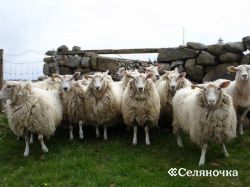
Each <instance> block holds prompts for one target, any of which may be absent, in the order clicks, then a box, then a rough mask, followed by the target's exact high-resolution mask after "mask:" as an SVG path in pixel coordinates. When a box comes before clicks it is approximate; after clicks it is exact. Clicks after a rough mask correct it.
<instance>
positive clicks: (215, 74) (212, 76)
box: [203, 63, 238, 82]
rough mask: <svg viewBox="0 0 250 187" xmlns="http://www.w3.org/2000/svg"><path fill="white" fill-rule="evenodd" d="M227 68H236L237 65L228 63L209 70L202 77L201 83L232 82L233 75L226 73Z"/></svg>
mask: <svg viewBox="0 0 250 187" xmlns="http://www.w3.org/2000/svg"><path fill="white" fill-rule="evenodd" d="M228 66H238V63H228V64H220V65H218V66H217V67H216V68H215V69H213V70H211V71H210V72H208V73H207V74H206V75H205V76H204V78H203V82H208V81H215V80H217V79H229V80H234V78H235V74H234V73H228V72H227V67H228Z"/></svg>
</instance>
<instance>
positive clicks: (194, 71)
mask: <svg viewBox="0 0 250 187" xmlns="http://www.w3.org/2000/svg"><path fill="white" fill-rule="evenodd" d="M195 61H196V60H195V59H194V58H193V59H188V60H186V63H185V69H186V72H187V75H188V77H190V79H191V80H194V81H197V82H200V81H202V78H203V76H204V73H203V72H204V69H203V66H200V65H196V62H195Z"/></svg>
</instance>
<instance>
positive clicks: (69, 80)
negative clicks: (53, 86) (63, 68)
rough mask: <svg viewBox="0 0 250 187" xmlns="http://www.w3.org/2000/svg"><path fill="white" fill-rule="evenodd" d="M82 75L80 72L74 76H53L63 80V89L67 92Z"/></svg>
mask: <svg viewBox="0 0 250 187" xmlns="http://www.w3.org/2000/svg"><path fill="white" fill-rule="evenodd" d="M80 75H81V73H80V72H75V73H74V74H73V75H59V74H53V77H54V78H59V79H60V80H61V88H62V90H64V91H65V92H67V91H69V90H70V89H71V88H72V86H73V83H74V82H75V80H76V79H77V78H78V77H79V76H80Z"/></svg>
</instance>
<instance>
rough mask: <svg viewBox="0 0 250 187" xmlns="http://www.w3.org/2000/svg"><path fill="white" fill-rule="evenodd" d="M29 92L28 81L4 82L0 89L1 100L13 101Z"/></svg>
mask: <svg viewBox="0 0 250 187" xmlns="http://www.w3.org/2000/svg"><path fill="white" fill-rule="evenodd" d="M30 93H31V84H30V83H29V82H15V81H10V82H6V83H5V84H4V85H3V88H2V89H1V91H0V99H1V100H4V101H6V100H11V101H12V102H15V100H16V98H17V97H18V96H22V97H24V96H27V95H29V94H30Z"/></svg>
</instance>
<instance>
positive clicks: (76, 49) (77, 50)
mask: <svg viewBox="0 0 250 187" xmlns="http://www.w3.org/2000/svg"><path fill="white" fill-rule="evenodd" d="M72 51H73V52H79V51H81V47H79V46H73V47H72Z"/></svg>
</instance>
